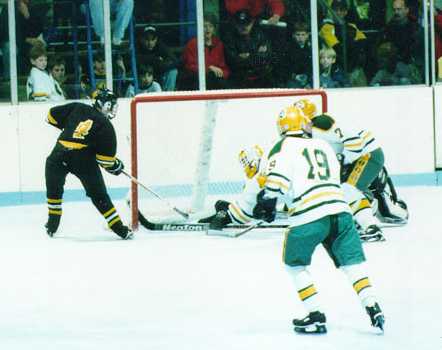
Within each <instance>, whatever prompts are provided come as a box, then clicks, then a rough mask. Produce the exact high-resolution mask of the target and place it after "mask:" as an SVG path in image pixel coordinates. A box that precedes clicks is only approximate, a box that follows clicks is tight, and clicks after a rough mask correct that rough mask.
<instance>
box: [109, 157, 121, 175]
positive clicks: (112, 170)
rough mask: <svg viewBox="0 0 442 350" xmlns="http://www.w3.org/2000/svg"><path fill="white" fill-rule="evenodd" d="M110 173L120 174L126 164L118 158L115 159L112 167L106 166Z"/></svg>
mask: <svg viewBox="0 0 442 350" xmlns="http://www.w3.org/2000/svg"><path fill="white" fill-rule="evenodd" d="M104 169H105V170H106V171H107V172H108V173H109V174H112V175H120V174H121V172H122V171H123V170H124V164H123V162H122V161H121V160H119V159H118V158H116V159H115V162H114V164H112V165H111V166H110V167H107V168H104Z"/></svg>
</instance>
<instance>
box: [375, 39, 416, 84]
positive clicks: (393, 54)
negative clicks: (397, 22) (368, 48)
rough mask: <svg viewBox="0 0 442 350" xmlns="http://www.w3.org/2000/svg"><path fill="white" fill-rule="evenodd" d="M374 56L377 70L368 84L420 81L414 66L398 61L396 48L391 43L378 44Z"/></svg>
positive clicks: (414, 82) (413, 82)
mask: <svg viewBox="0 0 442 350" xmlns="http://www.w3.org/2000/svg"><path fill="white" fill-rule="evenodd" d="M376 57H377V68H378V71H377V72H376V74H375V75H374V77H373V78H372V80H371V81H370V86H391V85H411V84H418V83H419V82H420V81H422V77H421V76H420V73H419V71H418V70H417V68H416V66H414V65H412V64H405V63H404V62H401V61H398V50H397V48H396V47H395V46H394V45H393V43H390V42H384V43H382V44H380V45H379V47H378V48H377V50H376Z"/></svg>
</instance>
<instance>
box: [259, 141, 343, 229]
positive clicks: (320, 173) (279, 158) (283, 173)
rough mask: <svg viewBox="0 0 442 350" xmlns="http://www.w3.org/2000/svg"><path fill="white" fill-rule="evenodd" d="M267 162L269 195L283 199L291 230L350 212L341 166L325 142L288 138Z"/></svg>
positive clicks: (274, 150) (274, 147) (279, 142)
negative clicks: (343, 185) (341, 175)
mask: <svg viewBox="0 0 442 350" xmlns="http://www.w3.org/2000/svg"><path fill="white" fill-rule="evenodd" d="M268 158H269V160H268V165H267V181H266V186H265V189H266V193H267V195H268V196H270V197H281V198H283V200H284V201H285V202H286V205H287V206H288V209H289V220H290V225H291V226H298V225H303V224H306V223H309V222H312V221H315V220H317V219H320V218H322V217H324V216H327V215H332V214H337V213H341V212H349V213H350V212H351V211H350V208H349V206H348V204H347V202H346V201H345V199H344V193H343V190H342V189H341V185H340V164H339V162H338V159H337V158H336V154H335V152H334V151H333V149H332V148H331V146H330V145H329V144H328V143H327V142H326V141H324V140H320V139H311V138H302V137H300V136H299V135H289V136H286V137H284V138H283V139H281V140H280V141H278V142H277V143H276V144H275V145H274V146H273V148H272V150H271V151H270V153H269V157H268Z"/></svg>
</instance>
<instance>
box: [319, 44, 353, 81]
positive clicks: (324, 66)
mask: <svg viewBox="0 0 442 350" xmlns="http://www.w3.org/2000/svg"><path fill="white" fill-rule="evenodd" d="M319 66H320V75H319V80H320V85H321V87H323V88H339V87H348V86H349V83H348V81H347V78H346V77H345V73H344V72H343V71H342V70H341V69H340V68H339V66H338V65H336V51H335V50H334V49H332V48H330V47H325V48H322V49H321V50H320V51H319Z"/></svg>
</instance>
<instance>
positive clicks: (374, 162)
mask: <svg viewBox="0 0 442 350" xmlns="http://www.w3.org/2000/svg"><path fill="white" fill-rule="evenodd" d="M311 120H312V123H313V124H312V137H313V138H319V139H323V140H326V141H327V142H328V143H329V144H330V145H331V146H332V147H333V149H334V150H335V152H336V153H337V154H339V156H340V157H341V164H342V167H343V169H344V171H343V172H342V175H343V176H342V178H341V181H342V187H343V189H344V193H345V198H346V200H347V202H348V203H349V204H350V207H351V209H352V212H353V216H354V218H355V220H356V222H357V223H358V225H360V227H361V230H360V235H361V239H362V240H363V241H380V240H385V239H384V236H383V234H382V230H381V229H380V227H379V221H378V220H377V218H376V217H375V216H374V213H373V210H372V207H371V204H370V199H371V198H367V194H368V193H370V191H369V187H370V185H371V184H372V183H373V181H374V180H375V179H376V178H377V177H378V175H379V173H380V172H381V171H382V169H383V167H384V153H383V151H382V148H381V147H380V146H379V144H378V143H377V141H376V139H375V137H374V136H373V134H372V133H371V132H370V131H366V130H362V131H349V130H347V129H344V128H342V127H341V126H339V125H338V124H337V123H336V121H335V120H334V119H333V118H332V117H331V116H329V115H327V114H321V115H318V116H314V117H313V118H311Z"/></svg>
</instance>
